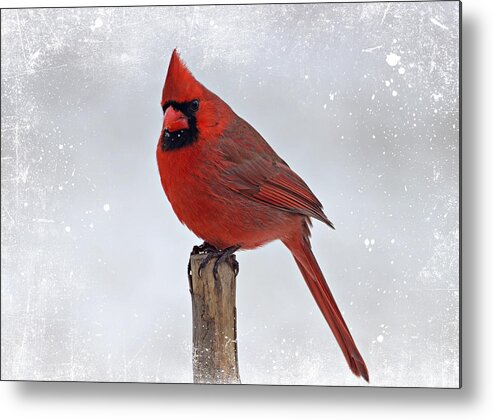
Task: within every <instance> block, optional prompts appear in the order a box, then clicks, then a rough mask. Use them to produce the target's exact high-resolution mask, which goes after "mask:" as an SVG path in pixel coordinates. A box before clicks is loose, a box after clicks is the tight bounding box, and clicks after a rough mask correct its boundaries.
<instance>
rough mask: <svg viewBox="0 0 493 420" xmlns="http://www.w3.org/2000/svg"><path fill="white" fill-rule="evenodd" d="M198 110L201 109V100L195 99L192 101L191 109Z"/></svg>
mask: <svg viewBox="0 0 493 420" xmlns="http://www.w3.org/2000/svg"><path fill="white" fill-rule="evenodd" d="M198 110H199V100H198V99H194V100H193V101H192V102H190V111H192V112H197V111H198Z"/></svg>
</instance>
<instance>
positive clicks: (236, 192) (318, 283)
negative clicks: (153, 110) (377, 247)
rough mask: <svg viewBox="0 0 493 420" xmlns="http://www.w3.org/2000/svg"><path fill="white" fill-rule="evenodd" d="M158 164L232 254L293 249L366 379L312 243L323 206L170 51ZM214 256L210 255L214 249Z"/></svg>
mask: <svg viewBox="0 0 493 420" xmlns="http://www.w3.org/2000/svg"><path fill="white" fill-rule="evenodd" d="M161 106H162V108H163V112H164V121H163V128H162V132H161V136H160V138H159V141H158V146H157V162H158V166H159V172H160V176H161V183H162V185H163V188H164V192H165V193H166V196H167V197H168V200H169V202H170V203H171V206H172V207H173V210H174V212H175V213H176V215H177V216H178V219H180V221H181V222H182V223H184V224H185V225H186V226H187V227H188V228H189V229H190V230H191V231H192V232H194V233H195V234H196V235H197V236H198V237H200V238H202V239H203V240H204V241H205V242H204V245H203V247H205V248H208V249H209V250H210V249H213V250H214V252H213V253H212V256H213V257H218V259H217V260H216V264H217V262H218V261H219V260H221V261H222V260H223V259H225V258H227V257H228V256H229V255H231V254H233V253H234V252H235V251H236V250H238V249H253V248H257V247H259V246H262V245H264V244H266V243H268V242H271V241H274V240H276V239H279V240H281V241H282V242H283V243H284V245H286V246H287V248H288V249H289V250H290V251H291V253H292V254H293V257H294V259H295V261H296V264H297V265H298V268H299V269H300V271H301V274H302V275H303V278H304V279H305V281H306V284H307V285H308V288H309V289H310V291H311V293H312V295H313V297H314V298H315V301H316V302H317V304H318V306H319V308H320V310H321V311H322V314H323V316H324V317H325V319H326V320H327V323H328V324H329V326H330V328H331V329H332V332H333V333H334V336H335V338H336V340H337V342H338V343H339V346H340V347H341V349H342V352H343V353H344V357H345V358H346V361H347V363H348V364H349V367H350V369H351V370H352V372H353V373H354V374H355V375H356V376H362V377H363V378H364V379H365V380H366V381H369V376H368V369H367V367H366V365H365V362H364V360H363V357H362V356H361V354H360V353H359V351H358V349H357V348H356V344H355V343H354V340H353V338H352V337H351V333H350V332H349V329H348V327H347V325H346V323H345V322H344V319H343V317H342V315H341V312H340V311H339V309H338V307H337V305H336V302H335V300H334V297H333V296H332V293H331V291H330V289H329V286H328V285H327V283H326V281H325V278H324V275H323V274H322V271H321V270H320V267H319V265H318V263H317V260H316V259H315V256H314V255H313V253H312V250H311V245H310V229H309V227H310V226H311V221H310V218H311V217H312V218H315V219H318V220H320V221H322V222H323V223H325V224H327V225H328V226H330V227H332V228H333V225H332V223H331V222H330V221H329V219H328V218H327V216H326V215H325V214H324V212H323V210H322V204H321V203H320V201H318V199H317V198H316V197H315V195H314V194H313V193H312V191H311V190H310V188H308V186H307V185H306V184H305V182H304V181H303V180H302V179H301V178H300V177H299V176H298V175H297V174H296V173H295V172H294V171H293V170H292V169H291V168H290V167H289V166H288V165H287V163H286V162H284V160H282V159H281V158H280V157H279V156H278V155H277V154H276V152H275V151H274V150H273V149H272V148H271V147H270V146H269V145H268V144H267V142H266V141H265V140H264V139H263V138H262V136H261V135H260V134H259V133H258V132H257V131H256V130H255V129H254V128H253V127H252V126H251V125H250V124H248V123H247V122H246V121H245V120H243V119H242V118H240V117H239V116H238V115H236V114H235V113H234V112H233V110H232V109H231V108H230V107H229V106H228V105H227V104H226V103H225V102H224V101H223V100H222V99H221V98H219V97H218V96H217V95H216V94H214V93H212V92H211V91H210V90H208V89H207V88H206V87H204V86H203V85H202V84H201V83H199V82H198V81H197V80H196V79H195V78H194V77H193V75H192V73H191V72H190V71H189V70H188V69H187V67H186V66H185V64H184V63H183V62H182V61H181V59H180V57H179V55H178V52H177V51H176V49H175V50H174V51H173V54H172V56H171V60H170V63H169V67H168V74H167V76H166V82H165V84H164V88H163V95H162V100H161ZM209 255H210V254H209Z"/></svg>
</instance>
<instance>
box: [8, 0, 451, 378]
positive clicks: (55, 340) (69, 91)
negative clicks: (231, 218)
mask: <svg viewBox="0 0 493 420" xmlns="http://www.w3.org/2000/svg"><path fill="white" fill-rule="evenodd" d="M458 25H459V9H458V3H457V2H430V3H407V4H404V3H372V4H361V3H360V4H320V5H263V6H218V7H215V6H204V7H146V8H82V9H37V10H2V16H1V30H2V33H1V35H2V44H1V53H2V55H1V57H2V58H1V65H2V68H1V83H2V85H1V92H2V98H1V105H2V113H1V124H2V125H1V135H2V137H1V163H2V165H1V187H2V194H1V198H2V201H1V208H2V232H1V240H2V242H1V245H2V261H1V274H2V288H1V303H2V325H1V327H2V365H1V367H2V379H39V380H86V381H145V382H190V381H191V380H192V365H191V305H190V296H189V292H188V283H187V279H186V275H185V272H186V263H187V260H188V254H189V252H190V249H191V247H192V245H194V244H198V243H199V242H200V241H199V240H198V239H197V238H196V237H194V235H193V234H192V233H191V232H189V231H188V230H187V229H186V228H185V227H184V226H182V225H180V223H179V222H178V220H177V219H176V217H175V216H174V214H173V212H172V210H171V207H170V205H169V204H168V203H167V201H166V199H165V196H164V193H163V192H162V188H161V185H160V180H159V176H158V172H157V166H156V162H155V148H156V144H157V140H158V136H159V132H160V129H161V123H162V111H161V108H160V104H159V101H160V96H161V89H162V85H163V82H164V77H165V73H166V69H167V65H168V60H169V57H170V54H171V52H172V49H173V48H174V47H179V49H180V51H181V53H182V57H183V59H184V60H185V61H186V62H187V64H188V66H189V67H190V69H191V70H192V72H193V73H194V74H195V76H196V77H197V78H198V80H200V81H201V82H203V83H204V84H205V85H206V86H207V87H209V88H210V89H211V90H213V91H214V92H216V93H217V94H219V95H220V96H221V97H222V98H223V99H224V100H225V101H226V102H228V103H229V104H230V105H231V106H232V108H233V109H234V110H235V111H236V112H237V113H238V114H239V115H240V116H242V117H243V118H245V119H246V120H247V121H249V122H250V123H251V124H252V125H253V126H254V127H256V128H257V130H258V131H259V132H260V133H261V134H262V135H263V136H264V137H265V138H266V139H267V140H268V141H269V142H270V144H271V145H272V146H273V147H274V149H276V151H277V152H278V153H279V154H280V155H281V156H282V157H283V158H284V159H285V160H286V161H287V162H288V163H289V164H290V166H291V167H292V168H293V169H294V170H295V171H296V172H298V173H299V174H300V175H301V176H302V177H303V178H304V179H305V181H306V182H307V183H308V185H310V187H311V188H312V190H313V191H314V192H315V193H316V195H317V196H318V198H319V199H320V200H321V201H322V203H323V204H324V207H325V210H326V213H327V214H328V216H329V218H330V219H331V220H332V221H333V222H334V223H335V225H336V229H337V230H335V231H331V230H329V229H327V227H326V226H324V225H322V224H321V223H318V222H317V223H315V224H314V229H313V247H314V250H315V253H316V255H317V257H318V259H319V262H320V264H321V266H322V269H323V270H324V272H325V274H326V277H327V279H328V282H329V284H330V285H331V288H332V290H333V292H334V294H335V296H336V299H337V301H338V303H339V305H340V307H341V310H342V311H343V313H344V315H345V318H346V321H347V323H348V325H349V326H350V327H351V331H352V333H353V336H354V337H355V340H356V342H357V344H358V347H359V349H360V351H361V353H362V354H363V356H364V357H365V359H366V362H367V365H368V368H369V371H370V377H371V381H372V382H371V383H372V385H376V386H430V387H433V386H441V387H456V386H458V381H459V369H458V366H459V326H458V319H459V264H458V241H459V218H458V215H459V197H458V187H459V125H458V124H459V113H458V111H459V102H458V76H459V74H458V58H459V57H458V46H459V39H458V36H459V32H458ZM238 259H239V262H240V266H241V271H240V276H239V279H238V291H237V292H238V302H237V305H238V345H239V361H240V374H241V377H242V382H243V383H258V384H320V385H322V384H323V385H364V382H363V381H362V380H361V379H357V378H355V377H353V375H352V374H351V373H350V371H349V369H348V367H347V365H346V362H345V360H344V358H343V356H342V353H341V351H340V350H339V348H338V346H337V344H336V342H335V340H334V338H333V336H332V333H331V332H330V330H329V328H328V326H327V325H326V323H325V321H324V319H323V318H322V316H321V315H320V314H319V311H318V308H317V307H316V305H315V303H314V301H313V299H312V297H311V296H310V294H309V292H308V289H307V288H306V286H305V284H304V282H303V280H302V278H301V275H300V274H299V272H298V271H297V268H296V266H295V264H294V262H293V261H292V258H291V256H290V255H289V253H288V252H287V250H286V249H285V248H284V247H283V246H282V244H280V243H272V244H270V245H268V246H266V247H264V248H262V249H259V250H255V251H249V252H245V253H239V255H238Z"/></svg>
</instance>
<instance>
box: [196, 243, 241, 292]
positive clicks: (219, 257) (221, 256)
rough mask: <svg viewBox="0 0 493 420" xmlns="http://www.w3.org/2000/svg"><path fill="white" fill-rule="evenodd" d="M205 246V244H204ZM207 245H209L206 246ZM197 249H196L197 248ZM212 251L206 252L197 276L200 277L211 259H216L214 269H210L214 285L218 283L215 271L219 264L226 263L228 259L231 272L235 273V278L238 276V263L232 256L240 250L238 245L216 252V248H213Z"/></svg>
mask: <svg viewBox="0 0 493 420" xmlns="http://www.w3.org/2000/svg"><path fill="white" fill-rule="evenodd" d="M204 244H205V243H204ZM207 245H209V244H207ZM197 248H198V247H197ZM213 249H214V251H212V250H210V251H208V252H207V254H206V256H205V258H204V259H203V260H202V262H201V263H200V265H199V276H202V270H203V269H204V268H205V267H206V266H207V264H209V262H210V260H211V259H212V258H216V261H215V262H214V267H213V268H212V274H213V275H214V280H215V281H216V283H219V280H218V278H217V274H218V273H217V269H218V267H219V265H220V264H222V263H223V262H224V261H226V260H227V259H228V258H229V257H232V258H231V264H232V266H233V270H234V273H235V276H237V275H238V273H239V272H240V266H239V264H238V261H236V257H235V256H234V255H233V254H234V253H235V252H236V251H238V250H239V249H240V246H239V245H234V246H230V247H228V248H225V249H223V250H218V249H217V248H214V247H213Z"/></svg>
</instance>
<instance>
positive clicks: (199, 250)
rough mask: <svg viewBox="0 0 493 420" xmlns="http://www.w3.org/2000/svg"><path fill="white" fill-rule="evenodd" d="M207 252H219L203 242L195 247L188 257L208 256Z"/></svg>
mask: <svg viewBox="0 0 493 420" xmlns="http://www.w3.org/2000/svg"><path fill="white" fill-rule="evenodd" d="M209 252H219V249H217V248H216V247H215V246H214V245H211V244H210V243H208V242H205V241H204V243H203V244H202V245H195V246H194V247H193V248H192V252H191V253H190V255H199V254H208V253H209Z"/></svg>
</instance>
